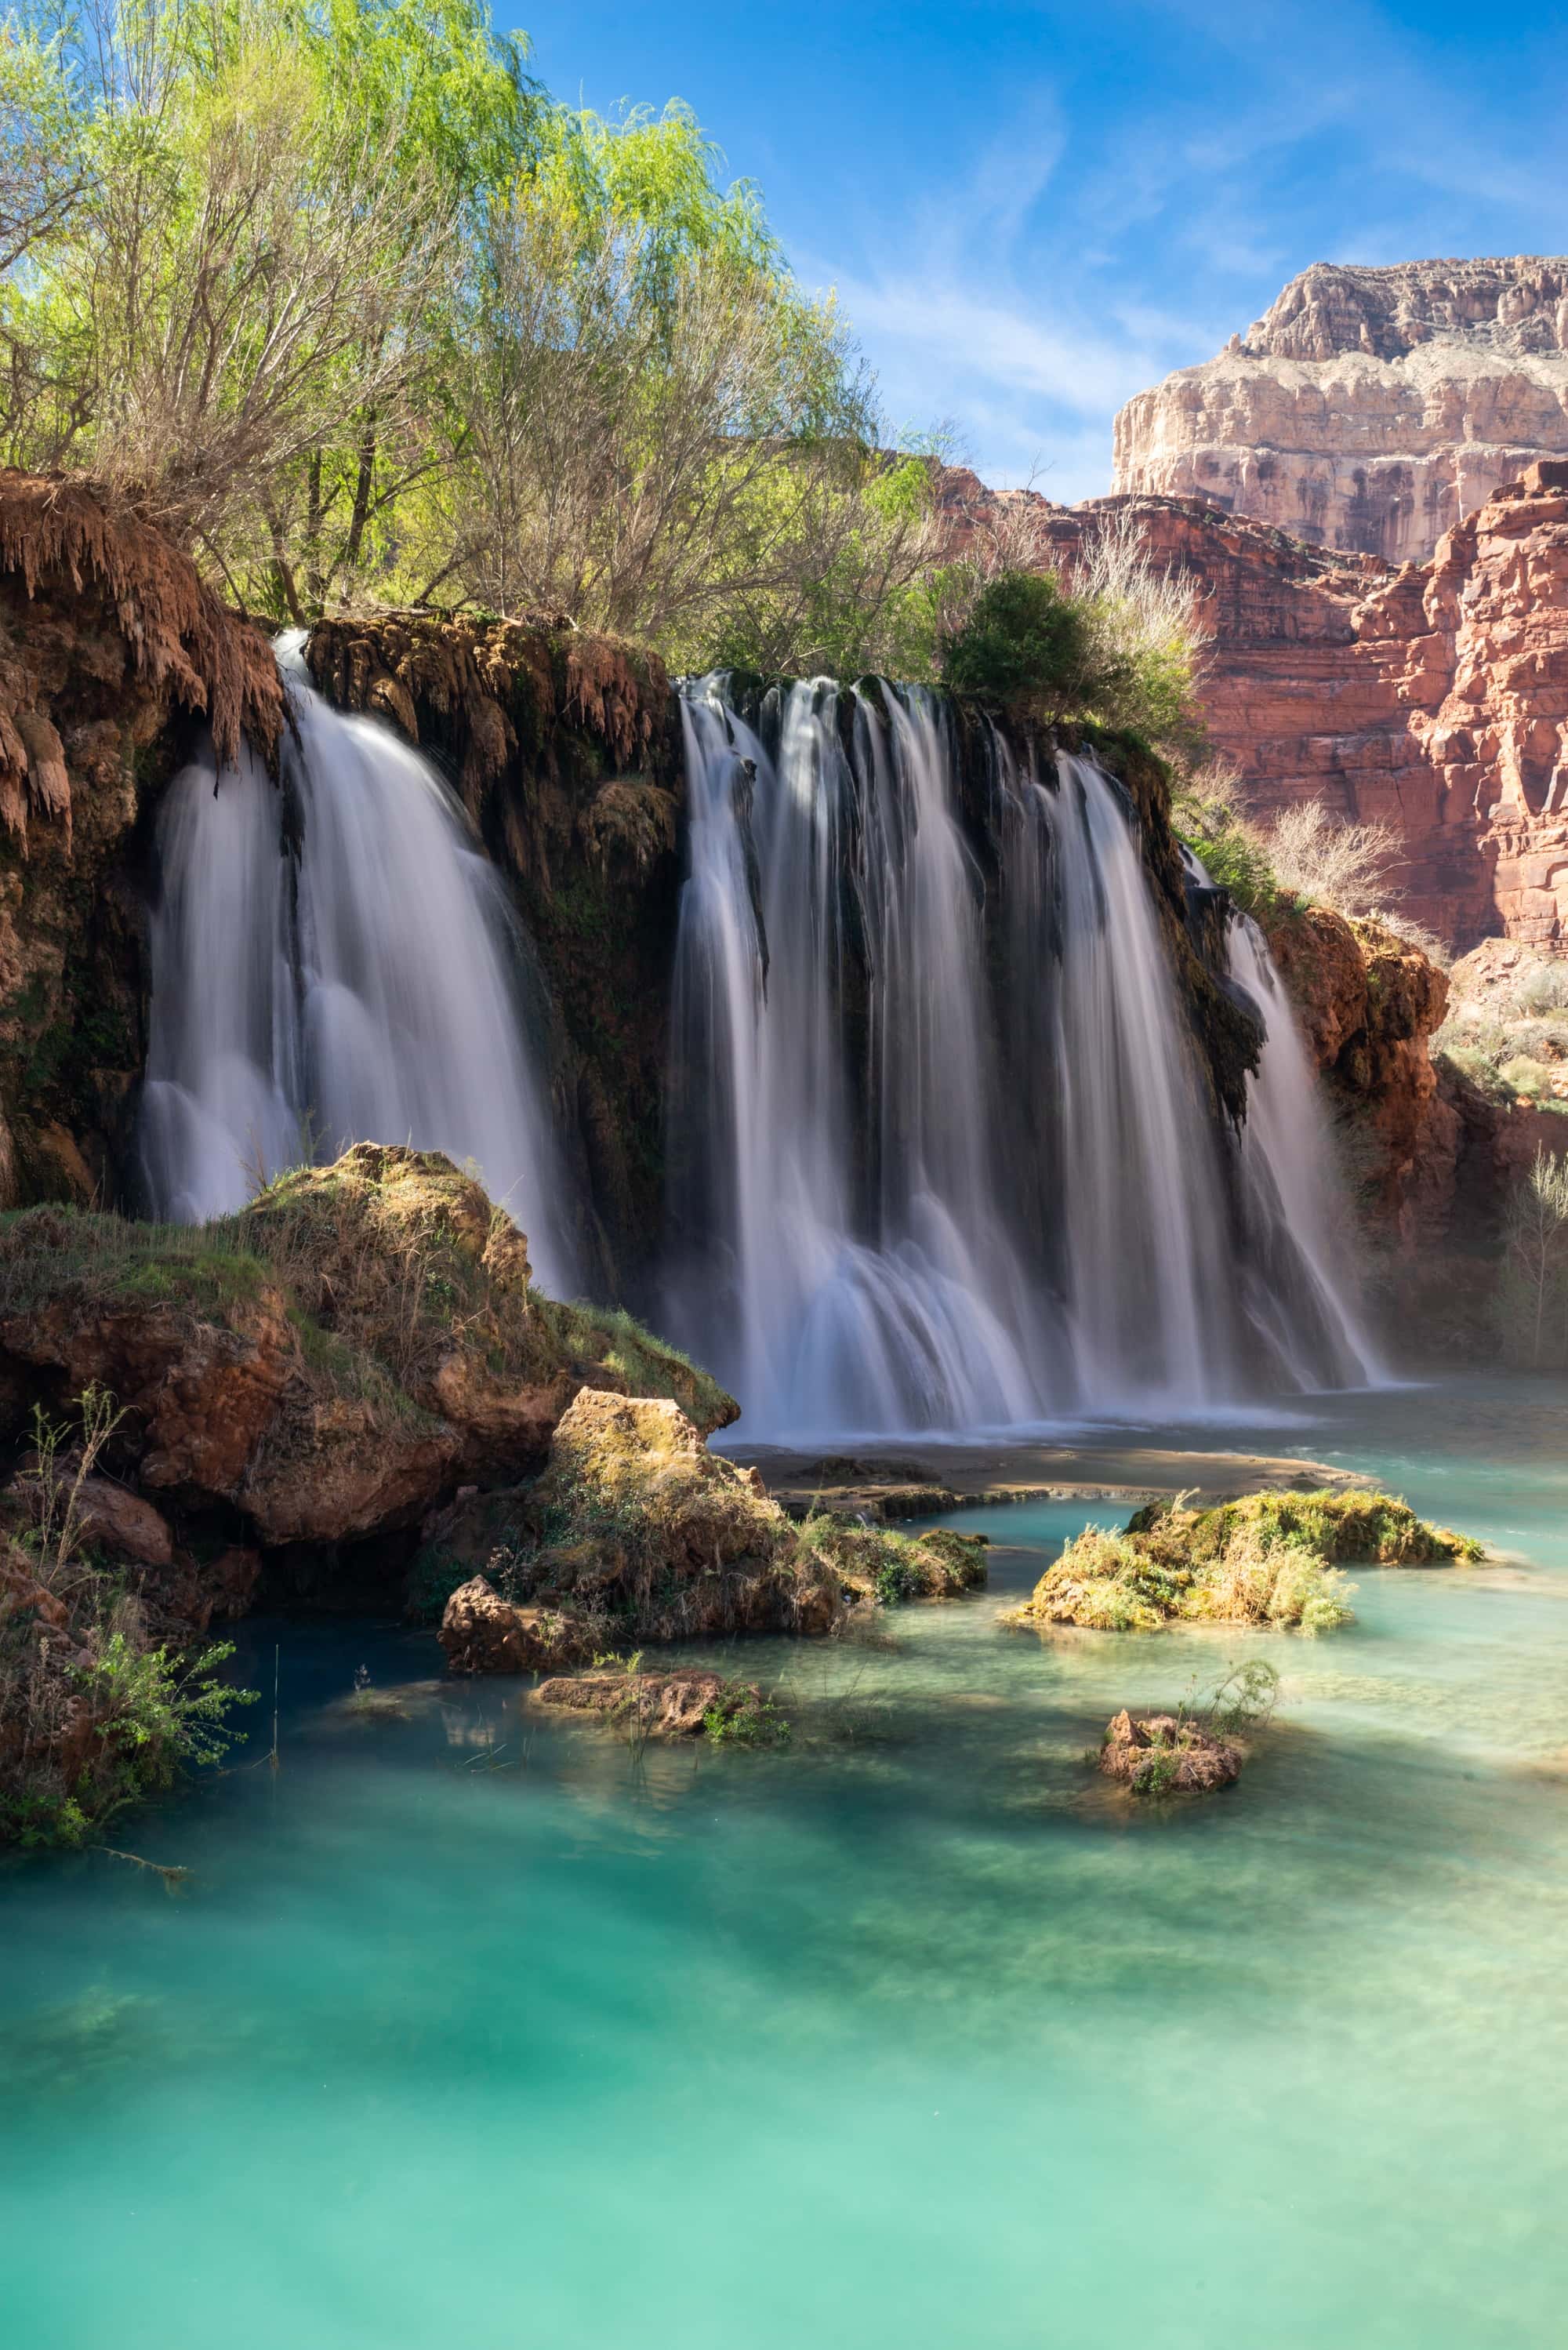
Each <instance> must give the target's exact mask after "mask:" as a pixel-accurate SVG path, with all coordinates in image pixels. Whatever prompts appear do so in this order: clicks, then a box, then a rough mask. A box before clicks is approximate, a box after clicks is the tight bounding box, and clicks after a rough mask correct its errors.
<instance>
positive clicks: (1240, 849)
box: [1170, 786, 1281, 920]
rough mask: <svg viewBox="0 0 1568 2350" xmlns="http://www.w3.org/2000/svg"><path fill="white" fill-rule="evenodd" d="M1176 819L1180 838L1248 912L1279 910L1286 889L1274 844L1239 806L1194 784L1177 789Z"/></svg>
mask: <svg viewBox="0 0 1568 2350" xmlns="http://www.w3.org/2000/svg"><path fill="white" fill-rule="evenodd" d="M1170 819H1171V825H1172V827H1173V829H1174V831H1175V833H1176V837H1177V838H1178V839H1179V840H1181V841H1184V842H1185V843H1186V845H1187V847H1189V848H1190V849H1191V851H1192V853H1193V855H1194V856H1195V857H1196V858H1198V859H1199V862H1200V863H1201V865H1202V866H1203V868H1204V870H1205V871H1206V872H1207V874H1208V876H1209V879H1210V880H1211V881H1213V882H1214V883H1216V884H1217V885H1218V887H1219V888H1220V889H1229V891H1230V892H1231V897H1232V898H1234V899H1235V900H1236V903H1237V904H1238V906H1240V907H1241V910H1242V912H1243V913H1247V914H1251V915H1253V916H1254V917H1256V918H1258V919H1259V920H1266V919H1267V918H1268V916H1269V915H1271V914H1272V913H1273V912H1274V911H1275V910H1276V909H1277V908H1278V906H1279V903H1280V898H1281V890H1280V885H1279V881H1278V879H1277V878H1276V876H1275V873H1274V869H1273V867H1272V865H1271V864H1270V862H1269V853H1268V848H1267V847H1266V845H1265V843H1264V842H1263V841H1262V838H1261V837H1259V835H1258V834H1257V833H1256V832H1255V831H1254V829H1253V828H1252V827H1251V825H1250V824H1248V823H1247V822H1246V820H1245V818H1244V817H1243V816H1241V815H1240V814H1239V813H1238V811H1237V810H1236V808H1235V807H1234V806H1230V805H1228V804H1227V803H1226V802H1225V801H1224V800H1221V799H1216V798H1209V797H1206V796H1205V795H1203V793H1202V790H1201V787H1198V788H1193V787H1192V786H1188V787H1187V788H1184V789H1179V790H1177V791H1176V792H1174V793H1173V794H1172V795H1171V807H1170Z"/></svg>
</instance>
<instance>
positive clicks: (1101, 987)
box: [1036, 754, 1241, 1413]
mask: <svg viewBox="0 0 1568 2350" xmlns="http://www.w3.org/2000/svg"><path fill="white" fill-rule="evenodd" d="M1057 768H1058V774H1059V776H1060V782H1059V785H1058V787H1057V789H1056V791H1055V792H1054V794H1053V795H1052V799H1051V810H1050V814H1051V819H1052V821H1053V822H1054V826H1055V828H1056V853H1057V891H1058V903H1059V909H1060V912H1059V921H1060V941H1059V953H1060V963H1059V968H1058V974H1057V989H1056V993H1057V1014H1056V1016H1057V1027H1058V1037H1059V1046H1058V1052H1057V1056H1056V1082H1057V1093H1058V1116H1059V1118H1060V1121H1061V1128H1062V1144H1061V1156H1062V1191H1061V1202H1062V1223H1063V1232H1064V1249H1065V1258H1066V1265H1065V1302H1066V1320H1067V1339H1068V1348H1069V1352H1070V1355H1071V1358H1072V1361H1073V1365H1074V1369H1075V1378H1076V1384H1077V1388H1078V1391H1079V1393H1080V1394H1081V1396H1082V1397H1084V1398H1085V1399H1086V1400H1088V1401H1091V1402H1093V1403H1096V1404H1099V1405H1102V1406H1103V1405H1105V1404H1106V1403H1116V1404H1119V1405H1120V1406H1121V1407H1122V1408H1124V1409H1126V1408H1135V1409H1144V1410H1147V1411H1150V1412H1156V1413H1158V1412H1161V1411H1171V1410H1179V1409H1181V1408H1182V1407H1183V1406H1184V1405H1189V1404H1191V1403H1193V1402H1195V1401H1200V1400H1206V1399H1212V1398H1214V1397H1218V1396H1221V1395H1226V1394H1233V1393H1234V1392H1235V1391H1236V1388H1237V1382H1238V1378H1239V1373H1240V1369H1241V1363H1240V1356H1239V1350H1238V1339H1237V1332H1236V1329H1235V1327H1234V1320H1233V1315H1232V1312H1231V1295H1230V1293H1231V1261H1230V1250H1229V1246H1228V1232H1227V1219H1226V1201H1225V1191H1224V1182H1223V1176H1222V1170H1221V1167H1220V1154H1219V1150H1218V1148H1217V1144H1216V1138H1215V1135H1214V1131H1213V1128H1212V1124H1211V1122H1210V1118H1209V1116H1208V1114H1207V1112H1206V1109H1205V1107H1204V1105H1203V1102H1202V1099H1201V1097H1200V1095H1199V1089H1198V1087H1197V1085H1196V1084H1195V1083H1194V1078H1193V1070H1192V1066H1191V1054H1190V1050H1189V1046H1188V1043H1187V1039H1186V1037H1185V1035H1184V1034H1183V1031H1182V1027H1181V1024H1180V1013H1179V1003H1178V999H1177V994H1176V990H1175V988H1174V986H1173V984H1172V981H1171V973H1170V962H1169V955H1168V950H1167V947H1166V944H1165V941H1164V940H1163V939H1162V938H1161V936H1160V934H1159V926H1158V919H1157V917H1156V913H1155V909H1154V901H1153V899H1152V897H1151V895H1150V892H1149V884H1148V877H1147V873H1146V871H1145V869H1144V863H1143V858H1142V855H1141V853H1140V851H1139V848H1138V845H1137V839H1136V837H1135V836H1134V833H1133V830H1132V828H1131V826H1130V824H1129V822H1128V811H1127V807H1126V806H1125V804H1124V802H1123V800H1122V798H1121V796H1120V795H1119V793H1118V791H1117V789H1116V785H1114V784H1112V782H1111V781H1110V779H1109V777H1108V776H1106V774H1105V773H1104V772H1103V770H1102V769H1101V768H1099V767H1097V766H1096V764H1094V762H1093V761H1092V760H1088V759H1076V758H1071V757H1068V756H1066V755H1065V754H1064V755H1063V756H1062V757H1061V758H1060V759H1059V760H1058V762H1057ZM1036 788H1038V787H1037V786H1036Z"/></svg>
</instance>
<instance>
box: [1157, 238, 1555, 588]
mask: <svg viewBox="0 0 1568 2350" xmlns="http://www.w3.org/2000/svg"><path fill="white" fill-rule="evenodd" d="M1564 455H1568V259H1563V258H1562V257H1557V258H1541V257H1538V256H1534V255H1521V256H1519V257H1517V258H1515V259H1512V260H1477V261H1409V262H1402V263H1400V264H1398V265H1397V266H1396V267H1393V268H1386V269H1364V268H1355V267H1350V266H1345V265H1339V264H1334V263H1329V262H1314V265H1313V266H1312V267H1311V268H1310V269H1306V270H1303V273H1302V275H1301V276H1299V277H1295V278H1293V279H1292V281H1291V283H1290V284H1289V285H1288V286H1286V287H1285V290H1284V292H1283V293H1282V295H1281V296H1280V297H1279V299H1278V301H1277V302H1275V304H1274V305H1273V307H1272V309H1270V310H1269V311H1267V312H1266V313H1265V315H1264V316H1263V317H1262V318H1260V319H1259V320H1258V321H1257V323H1256V324H1255V325H1254V326H1253V327H1251V328H1250V329H1249V330H1248V332H1247V333H1246V334H1245V335H1244V336H1240V335H1232V337H1231V340H1230V342H1229V344H1228V345H1227V346H1226V348H1225V349H1224V350H1223V351H1221V352H1220V356H1219V358H1218V359H1210V360H1208V361H1207V362H1206V363H1205V364H1204V365H1203V366H1201V367H1190V368H1180V369H1178V370H1177V371H1176V373H1175V374H1174V375H1169V376H1167V378H1166V379H1165V381H1164V382H1163V383H1160V384H1157V385H1156V386H1155V387H1154V389H1153V390H1150V391H1142V392H1139V393H1138V394H1137V397H1136V398H1135V399H1133V400H1129V401H1128V402H1127V406H1126V407H1125V408H1124V409H1123V410H1122V411H1121V413H1120V415H1119V416H1118V417H1117V419H1116V473H1115V478H1114V482H1113V487H1114V489H1115V490H1116V491H1117V492H1138V491H1143V492H1150V491H1152V492H1155V493H1157V494H1162V495H1166V496H1176V497H1197V498H1201V499H1203V500H1205V501H1206V502H1207V503H1208V504H1210V505H1215V506H1218V507H1220V508H1221V509H1222V510H1223V511H1224V512H1225V513H1227V514H1235V515H1250V516H1251V517H1253V518H1254V519H1255V520H1257V521H1259V522H1264V523H1272V524H1273V525H1275V526H1276V527H1277V528H1279V529H1282V530H1287V531H1290V532H1291V533H1293V536H1296V537H1297V538H1302V539H1305V540H1307V541H1308V542H1309V543H1310V544H1312V545H1313V546H1323V547H1329V548H1333V549H1335V550H1337V551H1340V552H1344V553H1349V554H1364V555H1377V556H1383V557H1384V558H1385V559H1386V560H1387V561H1388V562H1391V563H1402V562H1405V561H1407V560H1414V561H1417V562H1422V561H1425V560H1426V558H1427V557H1428V556H1430V555H1431V554H1432V553H1433V551H1434V549H1435V548H1436V546H1437V544H1438V540H1439V539H1440V538H1441V537H1442V536H1443V534H1444V533H1445V532H1446V531H1448V530H1449V529H1451V528H1452V527H1453V525H1455V524H1456V523H1459V522H1461V521H1463V520H1464V519H1465V517H1466V516H1468V515H1472V514H1474V513H1475V511H1476V509H1477V508H1478V507H1479V506H1480V505H1482V504H1485V502H1486V500H1487V499H1488V498H1490V496H1491V495H1492V494H1493V493H1494V491H1496V490H1499V489H1501V488H1502V487H1503V486H1504V485H1505V484H1507V483H1509V482H1512V481H1516V480H1518V478H1519V476H1520V475H1521V473H1523V472H1524V470H1525V468H1526V466H1527V465H1529V464H1530V463H1531V462H1532V459H1534V458H1537V457H1550V456H1564Z"/></svg>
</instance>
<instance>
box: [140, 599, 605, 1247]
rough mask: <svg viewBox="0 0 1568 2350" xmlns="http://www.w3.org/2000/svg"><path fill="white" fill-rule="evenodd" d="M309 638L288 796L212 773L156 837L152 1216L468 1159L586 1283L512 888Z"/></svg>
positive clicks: (147, 1165) (149, 1138)
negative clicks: (571, 1235)
mask: <svg viewBox="0 0 1568 2350" xmlns="http://www.w3.org/2000/svg"><path fill="white" fill-rule="evenodd" d="M299 644H300V640H299V639H285V640H284V641H283V643H282V644H281V645H280V647H279V657H280V666H281V667H282V668H283V671H284V673H285V678H286V683H287V687H288V694H289V702H290V707H291V713H292V718H293V727H292V730H291V731H288V732H286V737H285V743H284V747H283V753H282V779H281V788H280V787H279V786H278V785H275V784H274V783H273V782H272V781H271V780H270V779H269V778H268V776H267V775H266V774H265V771H264V770H263V768H262V767H261V765H260V764H259V763H258V762H257V761H256V760H255V759H254V756H253V755H252V754H250V753H249V752H248V751H246V752H244V753H243V754H242V755H241V758H240V762H239V764H238V765H237V766H236V767H234V768H233V769H230V770H225V771H224V772H223V774H222V775H219V773H218V772H217V769H216V767H215V765H214V764H213V760H212V758H211V756H210V755H209V756H207V757H205V758H198V759H196V760H195V761H193V762H192V764H190V765H188V766H187V767H185V768H184V769H183V770H182V773H181V774H180V775H177V776H176V777H175V778H174V780H173V781H172V783H171V785H170V787H169V791H168V793H167V795H166V796H165V799H164V804H163V807H162V809H161V815H160V818H159V826H158V852H159V861H160V866H161V877H162V887H161V898H160V901H159V904H158V907H157V910H156V911H155V913H154V917H153V921H152V935H151V966H152V1011H151V1035H150V1039H149V1049H148V1063H147V1084H146V1087H145V1092H144V1097H143V1105H142V1114H141V1151H142V1163H143V1169H144V1172H145V1177H146V1181H147V1186H148V1190H149V1192H150V1194H151V1201H152V1204H153V1206H154V1209H155V1211H156V1212H157V1213H159V1214H161V1215H163V1216H166V1217H169V1218H171V1219H172V1220H175V1221H179V1222H199V1221H202V1220H203V1219H205V1218H207V1217H210V1216H215V1215H222V1214H224V1213H226V1212H228V1211H232V1210H234V1209H235V1208H237V1207H240V1206H242V1205H243V1204H244V1201H245V1200H246V1199H247V1198H249V1196H250V1195H251V1193H252V1191H254V1188H255V1181H256V1178H257V1176H258V1175H261V1174H268V1175H270V1174H272V1173H275V1171H276V1170H277V1169H278V1168H280V1167H283V1166H286V1165H289V1164H293V1163H296V1162H297V1161H298V1160H300V1159H307V1158H311V1157H318V1156H322V1155H325V1156H326V1157H327V1158H332V1157H335V1156H336V1155H337V1152H338V1151H339V1150H340V1149H344V1148H345V1147H346V1146H347V1145H348V1143H350V1142H353V1141H357V1140H371V1141H377V1142H398V1143H401V1142H408V1143H411V1144H413V1145H414V1146H415V1147H416V1148H418V1149H438V1150H444V1151H445V1152H447V1153H448V1155H449V1156H450V1157H452V1158H453V1159H456V1160H458V1161H459V1163H460V1164H461V1163H462V1162H463V1161H466V1160H470V1159H472V1161H473V1162H474V1163H475V1164H476V1165H477V1167H478V1168H479V1170H480V1172H481V1174H482V1176H483V1180H484V1182H485V1185H486V1188H487V1189H488V1190H489V1191H490V1192H491V1195H492V1197H493V1198H494V1199H495V1200H497V1201H500V1202H501V1203H503V1204H504V1206H505V1207H506V1208H507V1209H508V1211H510V1212H511V1213H513V1214H514V1215H515V1217H516V1219H517V1222H519V1223H520V1224H521V1225H522V1226H523V1228H524V1231H525V1232H527V1233H528V1236H529V1244H530V1253H531V1255H532V1258H533V1261H534V1264H535V1270H536V1272H537V1273H538V1274H539V1277H540V1279H541V1281H542V1282H544V1284H545V1286H546V1287H551V1288H556V1289H561V1288H566V1289H568V1290H569V1287H570V1284H571V1278H572V1275H571V1263H570V1251H569V1246H568V1243H567V1242H566V1238H565V1235H564V1233H563V1232H561V1231H560V1229H559V1228H558V1217H559V1206H560V1201H561V1196H562V1194H561V1186H560V1181H559V1177H558V1174H557V1170H556V1163H555V1149H554V1144H553V1139H552V1134H551V1128H550V1124H549V1118H548V1113H547V1107H546V1100H545V1090H544V1087H543V1086H542V1085H541V1083H540V1082H539V1080H538V1078H537V1076H535V1067H534V1063H533V1057H532V1055H531V1053H530V1050H529V1047H528V1044H527V1022H526V1020H525V1018H524V993H525V991H526V984H527V977H528V974H527V972H526V968H525V964H524V958H523V955H522V952H521V947H522V942H521V941H520V938H519V935H518V931H517V928H516V924H515V921H514V918H513V915H512V913H511V910H510V907H509V905H508V903H507V899H506V896H505V892H504V888H503V885H502V883H501V880H500V878H499V876H498V875H497V873H496V872H495V869H494V868H493V866H492V865H491V864H490V863H489V862H488V860H487V859H486V858H485V857H484V856H483V852H482V851H481V849H480V848H479V847H478V846H477V844H476V843H475V841H474V840H473V839H472V837H471V835H470V832H469V829H468V827H467V823H466V819H465V818H464V816H463V814H462V808H461V806H459V804H458V802H457V800H456V799H455V797H454V796H453V795H452V793H451V792H450V791H449V790H448V788H447V786H446V785H444V784H443V783H442V782H441V779H440V777H439V776H438V775H436V774H435V773H434V771H433V770H432V769H431V767H430V765H429V764H427V763H426V761H424V760H423V759H422V758H421V756H420V755H419V754H418V753H417V752H416V751H414V750H412V749H411V748H410V746H409V745H408V744H406V743H402V742H400V741H399V740H398V739H397V738H396V737H395V736H394V735H392V734H390V733H388V732H387V731H386V730H385V729H384V728H382V727H381V726H379V725H377V724H376V723H374V722H373V721H371V720H369V719H364V718H347V717H344V716H342V715H340V714H339V713H338V712H336V711H334V710H332V709H331V708H330V707H329V706H328V704H327V703H326V702H324V701H323V700H322V699H321V697H320V696H319V695H318V694H317V693H316V692H315V691H313V690H312V688H311V687H310V685H309V683H308V680H307V677H306V670H305V664H304V660H303V657H302V655H301V652H300V650H299Z"/></svg>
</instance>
